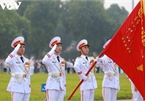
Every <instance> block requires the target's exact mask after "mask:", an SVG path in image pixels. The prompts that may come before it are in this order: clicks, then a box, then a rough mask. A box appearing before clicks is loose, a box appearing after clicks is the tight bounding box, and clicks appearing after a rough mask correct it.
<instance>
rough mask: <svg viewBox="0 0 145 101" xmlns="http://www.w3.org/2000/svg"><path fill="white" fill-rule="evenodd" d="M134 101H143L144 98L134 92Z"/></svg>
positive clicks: (137, 92)
mask: <svg viewBox="0 0 145 101" xmlns="http://www.w3.org/2000/svg"><path fill="white" fill-rule="evenodd" d="M132 101H143V98H142V96H141V94H140V93H139V91H134V92H133V96H132Z"/></svg>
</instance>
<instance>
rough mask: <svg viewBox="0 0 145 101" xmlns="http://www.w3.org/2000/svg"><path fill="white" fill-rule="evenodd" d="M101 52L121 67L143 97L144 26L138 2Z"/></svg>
mask: <svg viewBox="0 0 145 101" xmlns="http://www.w3.org/2000/svg"><path fill="white" fill-rule="evenodd" d="M102 53H104V54H106V55H107V56H109V57H110V58H111V59H112V60H114V61H115V62H116V63H117V64H118V65H119V66H120V67H121V68H122V69H123V71H124V72H125V73H126V74H127V75H128V77H129V78H130V79H131V80H132V81H133V83H134V84H135V86H136V87H137V89H138V90H139V91H140V93H141V95H142V96H143V98H144V99H145V26H144V13H143V10H142V7H141V3H140V2H139V3H138V4H137V6H136V7H135V9H134V10H133V11H132V13H131V14H130V15H129V16H128V18H127V19H126V20H125V22H124V23H123V24H122V26H121V27H120V28H119V30H118V31H117V32H116V34H115V35H114V36H113V38H112V40H111V41H110V43H109V44H108V45H107V46H106V48H105V49H104V50H103V52H102Z"/></svg>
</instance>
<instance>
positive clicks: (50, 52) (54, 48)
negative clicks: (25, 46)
mask: <svg viewBox="0 0 145 101" xmlns="http://www.w3.org/2000/svg"><path fill="white" fill-rule="evenodd" d="M56 47H57V45H56V44H55V45H54V46H53V48H52V49H51V50H50V51H49V52H48V54H49V55H50V56H52V54H54V52H55V50H56Z"/></svg>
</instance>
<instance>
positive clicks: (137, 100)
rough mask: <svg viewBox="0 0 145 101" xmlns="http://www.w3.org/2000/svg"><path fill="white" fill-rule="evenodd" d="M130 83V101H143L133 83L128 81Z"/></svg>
mask: <svg viewBox="0 0 145 101" xmlns="http://www.w3.org/2000/svg"><path fill="white" fill-rule="evenodd" d="M129 81H130V82H131V91H132V101H144V100H143V97H142V95H141V94H140V92H139V91H138V89H137V88H136V87H135V85H134V83H133V82H132V81H131V80H130V79H129Z"/></svg>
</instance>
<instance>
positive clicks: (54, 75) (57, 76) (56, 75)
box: [49, 72, 62, 81]
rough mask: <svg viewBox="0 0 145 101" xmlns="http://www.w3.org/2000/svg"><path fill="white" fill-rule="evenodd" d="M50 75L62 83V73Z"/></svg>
mask: <svg viewBox="0 0 145 101" xmlns="http://www.w3.org/2000/svg"><path fill="white" fill-rule="evenodd" d="M49 75H50V76H52V77H54V78H55V79H56V80H57V81H60V76H62V73H60V72H51V73H49Z"/></svg>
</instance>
